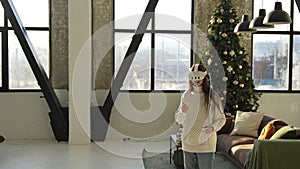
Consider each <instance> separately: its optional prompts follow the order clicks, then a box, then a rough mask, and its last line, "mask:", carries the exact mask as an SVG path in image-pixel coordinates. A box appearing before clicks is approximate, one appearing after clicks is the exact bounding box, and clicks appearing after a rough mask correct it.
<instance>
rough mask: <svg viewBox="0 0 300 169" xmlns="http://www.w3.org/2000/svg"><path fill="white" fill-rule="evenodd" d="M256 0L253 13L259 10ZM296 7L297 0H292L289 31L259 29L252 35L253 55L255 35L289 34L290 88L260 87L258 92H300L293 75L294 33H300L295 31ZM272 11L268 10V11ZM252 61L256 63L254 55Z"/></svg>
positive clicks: (288, 71)
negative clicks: (294, 85)
mask: <svg viewBox="0 0 300 169" xmlns="http://www.w3.org/2000/svg"><path fill="white" fill-rule="evenodd" d="M254 1H255V0H253V1H252V2H253V8H252V9H253V10H252V13H254V11H258V10H259V9H255V8H254ZM294 9H296V10H297V5H296V3H295V0H291V4H290V16H291V19H292V23H291V24H290V28H289V29H290V30H289V31H279V30H278V31H268V30H257V31H256V32H254V33H252V35H251V39H252V42H251V47H252V49H251V50H252V55H253V52H254V49H253V45H254V41H253V35H260V34H262V35H265V34H267V35H288V36H289V53H288V54H289V58H288V70H287V73H288V88H287V89H286V90H277V89H274V90H267V89H265V90H259V89H255V90H256V91H258V92H262V93H300V89H298V90H295V89H293V88H292V80H293V79H292V77H293V47H294V35H300V30H299V31H295V30H294ZM268 12H270V11H267V13H268ZM298 12H300V11H298ZM254 17H256V16H252V18H254ZM251 63H252V65H253V63H254V58H253V56H252V58H251ZM253 73H254V70H252V76H253Z"/></svg>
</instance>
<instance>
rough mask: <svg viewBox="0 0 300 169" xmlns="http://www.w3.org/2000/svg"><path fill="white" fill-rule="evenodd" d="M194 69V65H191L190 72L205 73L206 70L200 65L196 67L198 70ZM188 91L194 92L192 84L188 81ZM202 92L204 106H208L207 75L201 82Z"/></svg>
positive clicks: (208, 89) (208, 83)
mask: <svg viewBox="0 0 300 169" xmlns="http://www.w3.org/2000/svg"><path fill="white" fill-rule="evenodd" d="M195 68H196V64H193V65H192V66H191V68H190V71H191V72H192V71H203V72H205V71H206V68H205V66H204V65H202V64H199V66H198V70H195ZM188 90H189V91H193V90H194V87H193V82H192V81H191V80H188ZM202 90H203V92H204V95H205V100H204V101H205V104H206V105H207V106H208V102H209V92H210V82H209V75H208V74H207V75H206V76H205V77H204V79H203V82H202Z"/></svg>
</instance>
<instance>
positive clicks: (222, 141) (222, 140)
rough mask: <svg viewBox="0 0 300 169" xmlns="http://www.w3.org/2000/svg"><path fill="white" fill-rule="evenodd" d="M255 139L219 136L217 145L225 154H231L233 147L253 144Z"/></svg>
mask: <svg viewBox="0 0 300 169" xmlns="http://www.w3.org/2000/svg"><path fill="white" fill-rule="evenodd" d="M254 140H255V138H254V137H247V136H232V135H230V134H219V135H218V138H217V145H218V147H220V148H221V149H222V150H223V151H225V153H229V152H230V149H231V147H233V146H236V145H240V144H252V143H253V142H254Z"/></svg>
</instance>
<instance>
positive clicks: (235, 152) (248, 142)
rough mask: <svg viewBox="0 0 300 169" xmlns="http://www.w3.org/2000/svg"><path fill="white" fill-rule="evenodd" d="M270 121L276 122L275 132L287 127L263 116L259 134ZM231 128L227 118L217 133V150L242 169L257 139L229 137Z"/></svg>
mask: <svg viewBox="0 0 300 169" xmlns="http://www.w3.org/2000/svg"><path fill="white" fill-rule="evenodd" d="M272 120H275V121H276V123H274V125H275V128H276V130H278V129H279V128H281V127H283V126H286V125H288V124H287V123H286V122H284V121H282V120H279V119H278V120H277V119H275V118H272V117H269V116H264V117H263V119H262V121H261V124H260V126H259V129H258V133H261V131H262V129H263V128H264V126H265V125H266V124H267V123H268V122H270V121H272ZM233 128H234V120H233V118H227V119H226V124H225V125H224V127H223V128H222V129H221V130H220V131H219V132H218V140H217V150H218V151H219V152H222V153H224V154H225V155H226V156H227V157H228V158H229V159H231V160H232V161H233V162H234V163H235V164H236V165H237V166H239V167H240V168H244V164H245V162H246V160H247V156H248V153H249V152H250V150H252V148H253V143H254V140H256V139H257V137H249V136H239V135H230V133H231V131H232V129H233ZM298 135H299V134H298Z"/></svg>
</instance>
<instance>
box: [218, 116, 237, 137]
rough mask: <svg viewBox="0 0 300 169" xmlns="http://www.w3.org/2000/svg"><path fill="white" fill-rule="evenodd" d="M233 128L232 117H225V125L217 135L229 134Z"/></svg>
mask: <svg viewBox="0 0 300 169" xmlns="http://www.w3.org/2000/svg"><path fill="white" fill-rule="evenodd" d="M233 126H234V117H226V123H225V124H224V126H223V127H222V128H221V129H220V130H219V131H218V134H229V133H230V132H231V131H232V129H233Z"/></svg>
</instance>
